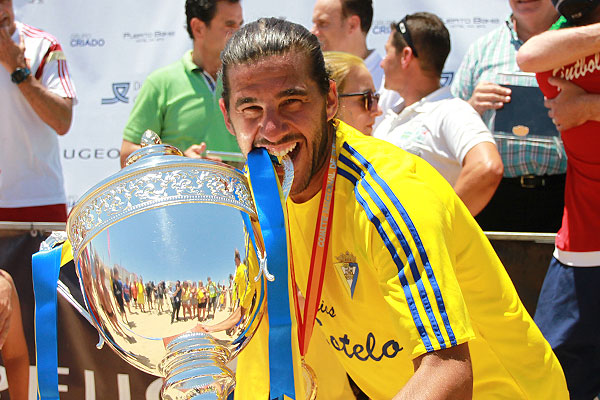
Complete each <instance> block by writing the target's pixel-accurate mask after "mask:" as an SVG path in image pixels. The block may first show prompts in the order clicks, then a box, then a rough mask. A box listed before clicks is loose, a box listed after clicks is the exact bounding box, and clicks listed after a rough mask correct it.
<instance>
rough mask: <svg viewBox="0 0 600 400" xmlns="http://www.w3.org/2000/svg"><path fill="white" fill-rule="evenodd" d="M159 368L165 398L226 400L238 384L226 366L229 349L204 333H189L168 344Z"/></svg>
mask: <svg viewBox="0 0 600 400" xmlns="http://www.w3.org/2000/svg"><path fill="white" fill-rule="evenodd" d="M167 351H168V353H167V355H166V356H165V358H164V359H163V360H162V361H161V363H160V366H159V369H160V371H161V372H162V373H163V374H164V376H165V382H164V384H163V387H162V389H161V391H160V395H161V398H162V399H163V400H189V399H198V400H225V399H226V398H227V396H228V395H229V394H230V393H231V392H232V391H233V388H234V387H235V377H234V374H233V372H232V371H231V370H230V369H229V368H227V367H226V366H225V363H226V360H227V359H228V354H227V353H228V352H227V350H226V349H225V348H224V347H222V346H219V345H218V344H215V343H214V339H212V338H211V337H210V336H208V335H205V334H203V333H188V334H184V335H181V336H179V337H177V338H176V339H174V340H172V341H171V342H170V343H169V344H168V345H167Z"/></svg>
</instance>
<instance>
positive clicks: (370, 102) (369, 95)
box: [338, 89, 379, 111]
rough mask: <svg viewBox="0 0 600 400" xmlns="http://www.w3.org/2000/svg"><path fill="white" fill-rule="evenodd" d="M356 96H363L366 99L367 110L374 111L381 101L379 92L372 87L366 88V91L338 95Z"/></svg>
mask: <svg viewBox="0 0 600 400" xmlns="http://www.w3.org/2000/svg"><path fill="white" fill-rule="evenodd" d="M354 96H362V97H363V99H364V102H365V103H364V106H365V110H366V111H373V110H374V109H375V108H376V107H377V102H378V101H379V93H375V92H374V91H372V90H371V89H369V90H365V91H364V92H355V93H341V94H339V95H338V97H354Z"/></svg>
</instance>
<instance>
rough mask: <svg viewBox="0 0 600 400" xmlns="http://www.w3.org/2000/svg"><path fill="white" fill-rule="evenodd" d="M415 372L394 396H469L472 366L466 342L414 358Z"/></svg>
mask: <svg viewBox="0 0 600 400" xmlns="http://www.w3.org/2000/svg"><path fill="white" fill-rule="evenodd" d="M413 365H414V369H415V374H414V375H413V376H412V377H411V378H410V380H409V381H408V382H407V383H406V385H404V387H403V388H402V390H401V391H400V392H398V394H396V396H394V398H393V400H404V399H406V400H408V399H410V400H420V399H435V400H443V399H452V400H460V399H471V398H472V397H473V369H472V367H471V355H470V353H469V345H468V344H467V343H464V344H460V345H458V346H454V347H450V348H448V349H444V350H438V351H434V352H432V353H427V354H424V355H422V356H419V357H417V358H415V359H414V360H413Z"/></svg>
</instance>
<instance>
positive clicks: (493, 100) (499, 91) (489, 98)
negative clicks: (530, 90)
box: [468, 82, 510, 115]
mask: <svg viewBox="0 0 600 400" xmlns="http://www.w3.org/2000/svg"><path fill="white" fill-rule="evenodd" d="M509 101H510V89H507V88H505V87H503V86H500V85H497V84H495V83H491V82H479V83H478V84H477V86H475V90H474V91H473V95H472V96H471V98H470V99H469V100H468V103H469V104H470V105H471V107H473V108H474V109H475V111H477V112H478V113H479V115H483V113H484V112H485V111H487V110H497V109H499V108H502V106H504V103H508V102H509Z"/></svg>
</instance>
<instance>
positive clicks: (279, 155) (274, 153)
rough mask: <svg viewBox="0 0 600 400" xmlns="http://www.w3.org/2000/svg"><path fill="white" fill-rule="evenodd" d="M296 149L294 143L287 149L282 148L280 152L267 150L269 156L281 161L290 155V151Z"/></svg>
mask: <svg viewBox="0 0 600 400" xmlns="http://www.w3.org/2000/svg"><path fill="white" fill-rule="evenodd" d="M295 148H296V143H293V144H291V145H290V146H289V147H287V148H283V149H280V150H272V149H271V150H269V154H272V155H274V156H275V157H277V158H279V159H281V157H283V156H285V155H286V154H288V153H290V152H291V151H292V150H294V149H295Z"/></svg>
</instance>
